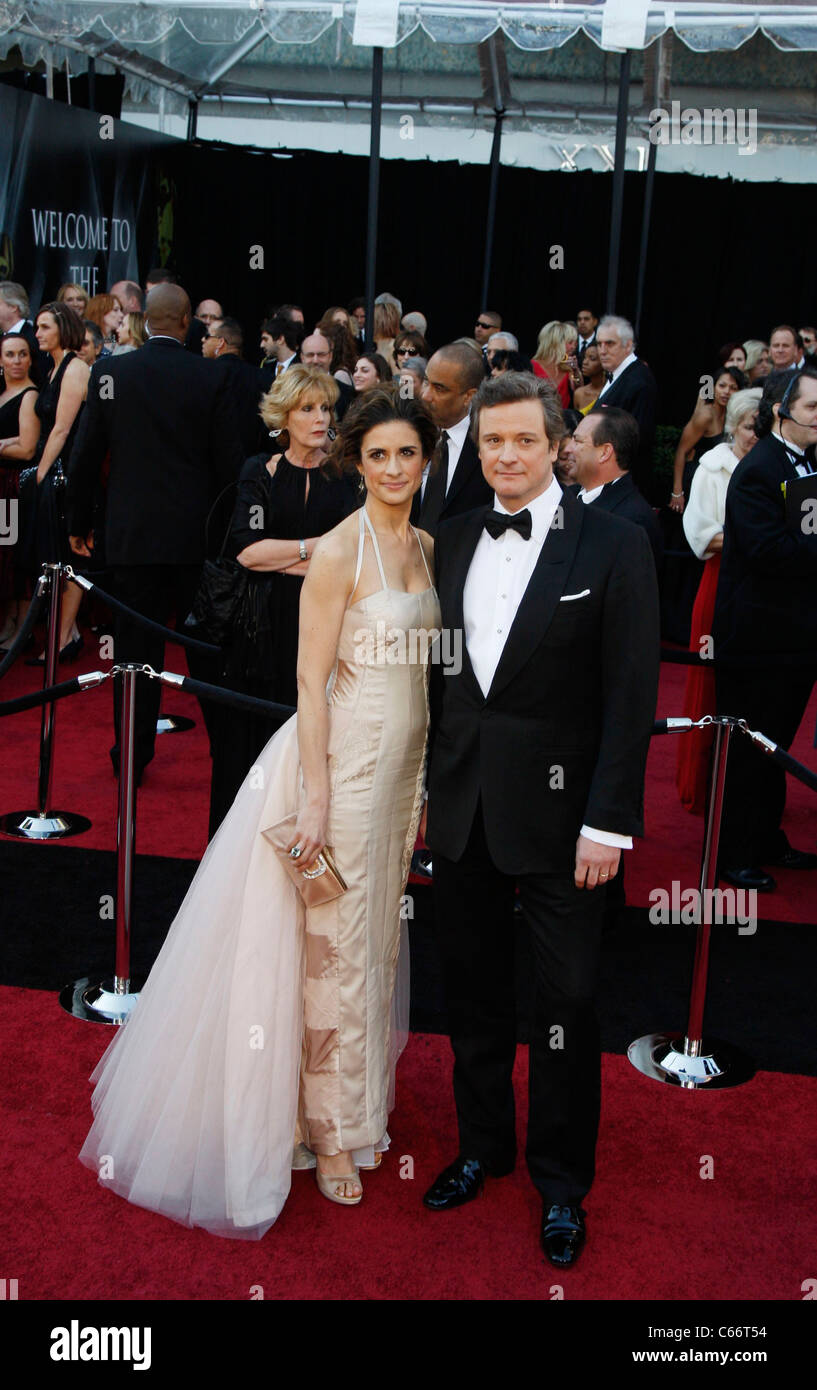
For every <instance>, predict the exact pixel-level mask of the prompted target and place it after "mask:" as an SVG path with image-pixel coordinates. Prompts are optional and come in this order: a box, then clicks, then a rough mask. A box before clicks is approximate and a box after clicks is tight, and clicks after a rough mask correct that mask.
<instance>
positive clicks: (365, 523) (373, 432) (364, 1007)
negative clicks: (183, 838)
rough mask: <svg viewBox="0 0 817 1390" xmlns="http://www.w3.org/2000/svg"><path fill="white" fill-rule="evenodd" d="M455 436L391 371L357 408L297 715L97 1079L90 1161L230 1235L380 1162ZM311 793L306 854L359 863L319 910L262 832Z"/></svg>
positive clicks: (118, 1187)
mask: <svg viewBox="0 0 817 1390" xmlns="http://www.w3.org/2000/svg"><path fill="white" fill-rule="evenodd" d="M435 439H436V431H435V429H434V426H433V425H432V422H431V418H430V416H429V414H428V412H427V410H426V407H425V406H424V405H423V404H422V403H421V402H419V401H415V400H412V399H406V400H403V399H401V398H400V397H399V396H396V395H395V394H394V393H393V392H392V391H391V390H390V389H389V388H381V389H378V390H373V391H371V392H367V393H366V395H365V396H364V397H363V399H362V400H361V401H360V402H359V403H357V404H356V405H355V406H354V407H353V408H352V409H351V410H350V411H349V413H348V415H347V416H346V418H345V419H344V422H343V426H342V431H341V440H340V448H339V451H338V452H339V457H340V459H341V461H342V466H343V467H345V468H347V469H348V468H350V467H352V468H355V469H357V471H358V472H359V473H360V475H361V479H362V485H365V489H366V500H365V503H364V505H363V506H362V507H361V508H360V509H359V511H357V512H355V513H353V514H352V515H351V516H349V517H347V518H346V519H345V520H344V521H342V522H341V523H340V525H338V526H337V527H335V529H334V530H333V531H331V532H329V533H328V534H327V535H326V536H324V537H322V538H321V540H320V541H319V543H318V545H317V546H316V548H315V551H314V555H313V558H312V561H311V564H310V569H309V573H308V575H307V577H306V580H305V582H304V587H303V593H302V599H301V636H300V649H299V655H298V692H299V699H298V712H297V715H295V716H293V717H292V719H290V720H289V721H288V722H287V723H286V724H285V725H283V727H282V728H281V729H280V730H279V731H278V732H277V733H276V734H275V735H274V736H273V738H272V739H270V741H269V743H268V744H267V745H266V748H265V749H264V751H263V752H262V753H261V755H260V757H259V759H258V762H257V763H256V765H255V767H254V768H252V769H251V771H250V773H249V774H248V776H247V778H246V780H245V781H244V783H243V785H242V787H241V788H240V790H239V792H238V795H237V796H236V799H235V801H234V803H233V806H232V808H231V810H230V811H229V813H228V815H227V817H226V818H225V820H224V821H223V823H222V825H221V827H220V828H219V830H218V832H217V833H216V835H215V837H214V839H213V840H212V842H211V844H210V845H209V847H208V849H207V852H206V854H205V856H204V858H203V860H202V862H201V865H200V866H199V869H198V872H197V873H196V876H195V878H194V880H193V882H192V884H191V886H190V889H189V892H188V894H187V896H186V898H185V900H184V902H183V903H182V906H181V908H180V910H179V912H178V914H177V916H176V918H175V920H174V922H173V924H172V925H171V928H170V931H169V932H168V936H167V939H166V941H165V943H164V946H163V947H162V950H161V951H160V953H159V955H158V957H157V959H156V962H155V964H154V966H153V969H152V971H151V973H150V977H149V979H148V981H147V983H146V985H145V988H144V990H143V991H142V994H141V997H140V999H139V1002H138V1003H137V1005H136V1007H135V1009H134V1010H133V1012H132V1014H131V1016H130V1018H129V1020H128V1022H127V1023H126V1024H125V1025H124V1026H123V1027H122V1028H121V1029H120V1030H119V1032H118V1034H117V1036H116V1038H115V1039H114V1041H113V1042H112V1044H111V1046H110V1047H109V1048H108V1050H107V1051H106V1052H105V1054H104V1056H103V1057H102V1059H101V1061H100V1063H99V1064H98V1066H97V1067H96V1069H95V1071H94V1073H93V1075H92V1077H91V1080H92V1081H94V1082H96V1089H95V1091H94V1094H93V1101H92V1103H93V1109H94V1115H95V1118H94V1123H93V1126H92V1128H91V1130H90V1133H89V1134H88V1137H87V1139H86V1141H85V1144H84V1146H83V1149H82V1151H81V1153H80V1159H81V1161H82V1162H83V1163H85V1164H86V1166H88V1167H89V1168H92V1169H94V1170H95V1171H96V1172H97V1175H98V1177H99V1181H100V1184H101V1185H102V1186H103V1187H109V1188H111V1189H112V1190H113V1191H114V1192H116V1193H118V1194H119V1195H120V1196H123V1197H126V1198H127V1199H128V1200H129V1201H131V1202H133V1203H135V1204H137V1205H139V1206H143V1207H147V1208H149V1209H151V1210H153V1211H156V1212H160V1213H162V1214H163V1215H165V1216H169V1217H172V1218H174V1219H175V1220H177V1221H180V1222H183V1223H184V1224H186V1225H189V1226H202V1227H204V1228H205V1229H207V1230H209V1231H211V1232H213V1233H215V1234H218V1235H225V1236H235V1237H244V1238H250V1239H258V1238H260V1237H261V1236H263V1234H264V1233H265V1231H267V1230H268V1228H269V1227H270V1226H271V1225H272V1223H273V1222H274V1221H275V1219H276V1217H277V1216H278V1214H279V1212H280V1211H281V1208H282V1207H283V1205H284V1202H285V1201H286V1198H287V1195H288V1192H289V1189H290V1181H291V1170H292V1168H293V1166H295V1167H314V1168H315V1169H316V1178H317V1182H318V1186H319V1188H320V1190H321V1192H323V1194H324V1195H325V1196H326V1197H328V1198H329V1199H330V1200H331V1201H335V1202H339V1203H342V1204H346V1205H354V1204H356V1203H357V1202H359V1201H360V1198H361V1195H362V1184H361V1181H360V1169H361V1168H364V1169H371V1168H375V1167H376V1166H377V1165H378V1163H379V1160H380V1156H381V1155H382V1153H383V1152H384V1151H385V1150H386V1149H387V1148H388V1145H389V1136H388V1133H387V1129H386V1124H387V1118H388V1112H389V1109H390V1108H391V1106H392V1104H393V1073H394V1065H395V1062H396V1059H397V1055H398V1053H399V1051H400V1049H401V1047H402V1045H403V1042H404V1041H405V1036H404V1033H402V1031H401V1026H402V1027H405V1026H406V1024H407V1009H406V1004H407V999H406V997H405V991H404V990H403V989H402V988H401V986H402V985H403V984H404V983H405V979H406V978H407V975H406V968H405V967H406V965H407V961H406V958H405V953H404V952H402V953H401V949H400V948H401V915H402V914H401V906H402V894H403V890H404V887H405V883H406V879H407V877H408V869H409V863H410V858H411V851H412V848H413V845H414V839H415V836H416V832H417V827H418V824H419V819H420V811H421V806H422V784H423V773H424V763H425V743H426V730H427V723H428V701H427V659H428V646H427V641H426V642H424V641H423V640H422V635H423V634H425V635H426V637H427V639H433V636H434V634H435V632H436V630H437V629H438V627H439V605H438V602H437V595H436V592H435V590H434V587H433V580H432V575H431V570H430V563H431V555H432V543H431V540H430V538H429V537H428V536H426V535H425V534H424V533H421V532H420V533H418V532H417V531H415V530H414V528H413V527H411V526H410V525H409V513H410V510H411V501H412V497H413V495H414V493H415V492H416V490H417V489H418V488H419V486H420V482H421V479H422V473H423V466H424V463H425V461H426V460H427V459H428V458H429V456H430V455H431V453H432V451H433V448H434V444H435ZM415 633H419V634H421V638H419V639H417V638H415ZM293 812H296V813H297V822H296V825H295V830H294V833H293V836H292V840H291V846H290V847H292V848H294V847H296V846H297V847H298V848H299V849H300V852H301V853H300V859H299V863H300V864H302V865H303V866H304V868H306V869H308V868H310V866H311V865H312V864H313V863H314V861H315V859H316V857H317V853H318V851H319V850H320V849H321V847H322V846H323V845H328V846H329V847H331V849H332V851H333V854H334V858H335V862H336V864H337V867H338V869H339V871H340V873H341V874H342V875H343V877H344V879H345V881H346V883H347V891H346V892H345V893H343V894H342V895H341V896H340V897H338V898H336V899H334V900H333V901H332V902H329V903H326V904H324V905H322V906H318V907H313V908H311V909H309V910H306V909H305V908H304V906H303V903H302V900H301V897H300V895H299V894H298V893H297V891H296V889H295V887H294V886H293V884H292V882H291V880H290V878H289V877H288V875H287V873H286V871H285V870H284V868H283V867H282V865H281V862H280V860H279V858H278V855H277V853H276V851H275V850H274V849H273V847H272V845H271V844H270V843H269V841H268V840H267V839H266V838H265V836H264V834H263V831H264V830H266V829H268V828H269V827H271V826H274V825H276V824H277V823H278V822H279V821H281V820H283V819H284V818H285V817H286V816H288V815H290V814H292V813H293ZM404 930H405V928H404V925H403V931H404ZM401 955H402V960H401V970H400V981H399V982H398V987H397V990H396V991H395V977H396V973H397V963H398V956H401Z"/></svg>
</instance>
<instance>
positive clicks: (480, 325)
mask: <svg viewBox="0 0 817 1390" xmlns="http://www.w3.org/2000/svg"><path fill="white" fill-rule="evenodd" d="M476 326H477V328H486V329H487V328H493V326H494V325H493V324H492V323H483V322H482V319H477V325H476Z"/></svg>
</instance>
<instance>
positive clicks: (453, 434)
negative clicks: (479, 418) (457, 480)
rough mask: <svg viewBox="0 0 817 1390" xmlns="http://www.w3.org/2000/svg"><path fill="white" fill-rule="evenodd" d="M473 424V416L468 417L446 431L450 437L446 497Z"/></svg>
mask: <svg viewBox="0 0 817 1390" xmlns="http://www.w3.org/2000/svg"><path fill="white" fill-rule="evenodd" d="M470 424H471V416H470V415H466V416H465V418H464V419H462V420H460V421H459V423H458V424H456V425H452V426H451V429H450V430H446V434H447V435H448V476H447V477H446V480H445V495H446V497H447V496H448V489H449V488H450V487H451V482H452V480H453V477H454V474H455V472H456V469H457V464H458V463H459V461H460V454H461V453H462V446H463V444H464V443H465V441H466V439H467V438H468V427H469V425H470Z"/></svg>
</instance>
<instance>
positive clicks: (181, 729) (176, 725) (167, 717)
mask: <svg viewBox="0 0 817 1390" xmlns="http://www.w3.org/2000/svg"><path fill="white" fill-rule="evenodd" d="M195 727H196V721H195V719H188V718H187V715H186V714H160V715H159V718H158V719H157V720H156V732H157V734H186V733H187V731H188V729H195Z"/></svg>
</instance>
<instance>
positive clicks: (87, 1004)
mask: <svg viewBox="0 0 817 1390" xmlns="http://www.w3.org/2000/svg"><path fill="white" fill-rule="evenodd" d="M129 983H130V992H129V993H128V994H116V993H115V992H114V982H113V980H101V981H96V982H95V981H92V980H90V979H89V978H88V976H87V975H86V977H85V978H84V979H83V980H75V981H74V983H73V984H72V985H66V986H65V989H63V990H60V1005H61V1007H62V1008H63V1009H65V1012H66V1013H68V1014H71V1016H72V1017H73V1018H79V1019H82V1020H83V1022H85V1023H107V1024H114V1025H118V1024H121V1023H127V1021H128V1015H129V1014H130V1012H131V1010H132V1009H133V1007H134V1005H135V1004H136V1003H137V1001H138V999H139V991H140V989H141V988H142V985H143V984H144V980H141V979H139V980H135V979H131V980H130V981H129Z"/></svg>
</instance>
